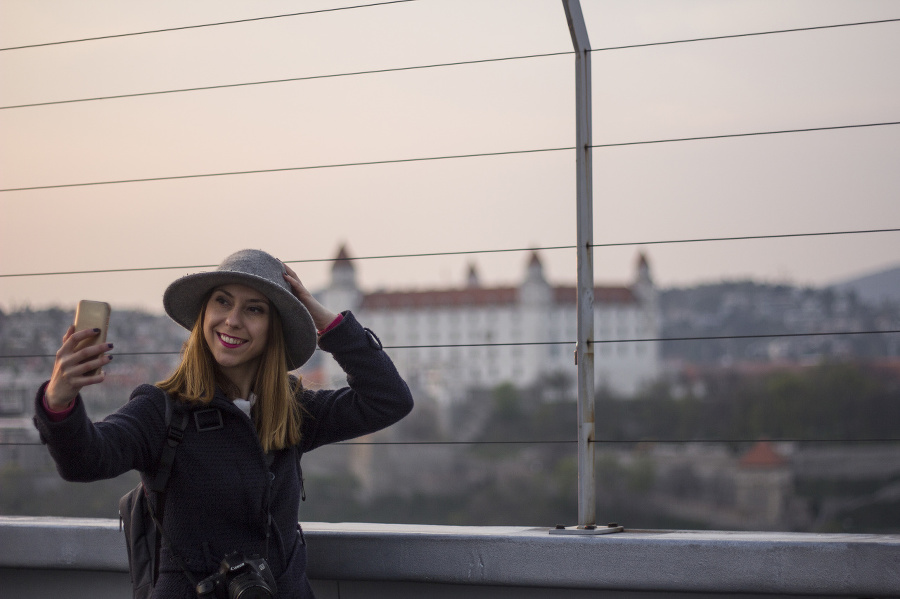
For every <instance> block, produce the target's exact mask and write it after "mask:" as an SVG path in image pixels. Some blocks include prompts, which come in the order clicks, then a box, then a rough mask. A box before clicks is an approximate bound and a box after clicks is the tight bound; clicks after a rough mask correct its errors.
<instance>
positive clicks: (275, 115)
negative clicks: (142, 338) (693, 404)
mask: <svg viewBox="0 0 900 599" xmlns="http://www.w3.org/2000/svg"><path fill="white" fill-rule="evenodd" d="M353 4H364V1H362V0H361V1H359V2H351V1H345V2H333V1H324V0H323V1H313V0H308V1H304V2H288V1H280V0H269V1H267V2H258V1H257V2H249V1H238V0H233V1H229V0H192V1H191V2H182V1H177V2H176V1H157V2H152V3H134V2H121V1H112V0H93V1H92V0H81V1H79V2H70V1H68V0H58V1H53V0H0V47H2V48H11V47H15V46H20V45H29V44H40V43H46V42H56V41H62V40H73V39H83V38H89V37H94V36H108V35H114V34H122V33H131V32H141V31H149V30H156V29H164V28H172V27H183V26H189V25H202V24H209V23H220V22H223V21H230V20H237V19H248V18H253V17H261V16H270V15H280V14H286V13H295V12H299V11H308V10H316V9H325V8H334V7H339V6H350V5H353ZM582 6H583V9H584V13H585V17H586V20H587V28H588V32H589V35H590V39H591V45H592V47H593V48H594V49H600V48H612V47H617V46H625V45H633V44H645V43H651V42H665V41H674V40H685V39H694V38H700V37H708V36H722V35H733V34H743V33H755V32H764V31H772V30H783V29H793V28H803V27H814V26H823V25H836V24H842V23H856V22H861V21H873V20H882V19H897V18H900V2H897V1H896V0H882V1H875V0H872V1H869V0H840V1H839V0H834V1H827V0H808V1H800V0H796V1H791V0H768V1H766V0H746V1H743V0H729V1H722V0H655V1H654V0H616V1H613V0H583V2H582ZM571 49H572V46H571V41H570V38H569V33H568V29H567V26H566V20H565V14H564V11H563V8H562V3H561V2H560V1H559V0H418V1H415V2H404V3H396V4H391V5H384V6H373V7H367V8H356V9H352V10H342V11H334V12H324V13H319V14H312V15H302V16H291V17H285V18H277V19H266V20H258V21H252V22H246V23H239V24H229V25H221V26H215V27H203V28H190V29H183V30H178V31H170V32H164V33H150V34H145V35H137V36H127V37H115V38H111V39H103V40H97V41H85V42H80V43H70V44H62V45H48V46H42V47H35V48H25V49H6V50H2V51H0V106H3V107H6V106H17V105H21V104H31V103H40V102H49V101H57V100H71V99H81V98H95V97H101V96H110V95H121V94H135V93H142V92H153V91H166V90H177V89H183V88H196V87H204V86H216V85H227V84H235V83H249V82H260V81H271V80H279V79H289V78H298V77H310V76H317V75H334V74H341V73H351V72H359V71H367V70H380V69H395V68H400V67H413V66H421V65H430V64H438V63H451V62H460V61H473V60H482V59H491V58H502V57H514V56H524V55H534V54H544V53H554V52H567V51H570V50H571ZM898 56H900V22H892V23H883V24H874V25H864V26H855V27H842V28H830V29H821V30H815V31H804V32H796V33H781V34H774V35H761V36H749V37H740V38H732V39H723V40H713V41H699V42H692V43H682V44H671V45H656V46H650V47H643V48H630V49H609V50H604V51H596V52H593V53H592V62H593V71H592V73H593V100H594V102H593V107H594V114H593V122H594V131H593V141H594V143H595V144H611V143H621V142H635V141H650V140H662V139H672V138H685V137H698V136H713V135H723V134H736V133H752V132H764V131H779V130H785V129H804V128H817V127H835V126H843V125H857V124H870V123H881V122H896V121H900V68H897V57H898ZM574 136H575V124H574V56H573V55H571V54H565V55H560V56H552V57H542V58H530V59H522V60H510V61H502V62H486V63H481V64H470V65H458V66H450V67H444V68H430V69H416V70H402V71H396V72H387V73H379V74H363V75H354V76H344V77H327V78H317V79H311V80H304V81H292V82H284V83H270V84H265V85H252V86H242V87H231V88H224V89H212V90H204V91H192V92H183V93H169V94H162V95H148V96H141V97H132V98H121V99H109V100H101V101H91V102H78V103H65V104H56V105H49V106H36V107H28V108H11V109H3V110H0V169H2V170H0V188H2V189H12V188H22V187H34V186H47V185H61V184H72V183H91V182H101V181H117V180H127V179H143V178H154V177H172V176H180V175H197V174H207V173H225V172H234V171H249V170H260V169H279V168H285V169H288V168H294V167H309V166H318V165H335V164H346V163H355V162H371V161H385V160H396V159H409V158H422V157H438V156H450V155H461V154H475V153H487V152H507V151H518V150H543V149H550V148H565V147H569V146H572V145H574ZM898 155H900V125H892V126H881V127H867V128H854V129H844V130H837V131H834V130H832V131H818V132H806V133H795V134H783V135H765V136H755V137H737V138H727V139H717V140H702V141H686V142H678V143H663V144H649V145H631V146H621V147H609V148H598V149H596V150H595V151H594V218H595V242H596V243H598V244H603V243H628V242H640V241H658V240H676V239H694V238H708V237H731V236H748V235H779V234H793V233H815V232H827V231H847V230H869V229H882V228H897V227H900V197H898V190H900V168H898ZM574 165H575V159H574V152H573V151H570V150H565V151H552V152H536V153H530V154H519V155H506V156H490V157H477V158H459V159H452V160H438V161H428V162H407V163H398V164H386V165H370V166H352V167H342V168H325V169H306V170H286V171H283V172H277V173H263V174H247V175H233V176H220V177H204V178H188V179H175V180H164V181H154V182H143V183H120V184H108V185H92V186H79V187H62V188H56V189H42V190H29V191H7V192H2V193H0V210H2V213H0V214H2V218H0V275H9V274H19V273H44V272H58V271H75V270H95V269H120V268H149V267H160V266H177V265H206V264H216V263H218V262H219V261H220V260H221V259H222V258H223V257H224V256H225V255H227V254H229V253H231V252H232V251H235V250H237V249H240V248H244V247H259V248H263V249H266V250H268V251H270V252H272V253H274V254H276V255H277V256H279V257H281V258H282V259H284V260H289V261H293V260H306V259H321V258H330V257H332V256H334V255H335V253H336V251H337V249H338V247H339V246H340V244H341V243H344V242H346V243H348V244H349V247H350V251H351V252H352V254H354V255H356V256H381V255H393V254H411V253H433V252H458V251H466V250H495V249H512V248H525V247H533V246H544V247H551V246H571V245H573V244H574V243H575V191H574V189H575V187H574V175H575V168H574ZM898 248H900V233H880V234H868V235H844V236H829V237H808V238H800V239H788V240H766V241H732V242H707V243H691V244H672V245H651V246H646V247H645V248H644V249H645V251H646V252H647V254H648V255H649V257H650V260H651V265H652V267H653V272H654V276H655V278H656V280H657V281H658V282H659V283H660V284H661V285H663V286H674V285H686V284H693V283H697V282H706V281H714V280H720V279H739V278H747V277H752V278H754V279H757V280H761V281H790V282H795V283H802V284H823V283H827V282H832V281H836V280H840V279H842V278H845V277H849V276H853V275H856V274H863V273H868V272H871V271H874V270H878V269H881V268H885V267H889V266H894V265H896V264H898V262H900V256H898V252H897V250H898ZM639 249H640V248H638V247H635V246H625V247H620V248H615V249H603V248H599V249H597V250H596V251H595V256H594V259H595V266H596V278H597V282H598V283H605V282H609V283H623V282H627V281H628V280H629V279H630V278H631V276H632V272H633V268H634V262H635V257H636V255H637V252H638V251H639ZM542 257H543V261H544V264H545V269H546V274H547V276H548V278H549V279H550V280H551V281H552V282H556V283H563V282H573V281H574V279H575V255H574V251H573V250H569V249H562V250H547V251H544V252H542ZM527 258H528V255H527V254H526V253H519V252H512V253H495V254H479V255H474V256H459V255H454V256H443V257H416V258H402V259H379V260H366V261H361V262H360V263H358V265H357V269H358V276H359V280H360V283H361V284H362V285H363V286H364V287H365V288H369V289H372V288H375V287H386V288H392V289H409V288H429V287H438V286H452V285H458V284H462V283H463V281H464V278H465V274H466V270H467V265H468V264H469V263H471V262H474V263H475V264H477V267H478V269H479V271H480V274H481V277H482V281H483V282H484V283H485V284H508V283H512V282H516V281H518V280H519V279H520V278H521V276H522V274H523V272H524V268H525V265H526V263H527ZM329 267H330V264H328V263H327V262H315V263H310V264H298V265H295V268H296V269H297V270H298V272H299V273H300V274H301V277H302V278H304V280H305V281H306V282H307V283H308V285H309V286H310V287H311V288H313V289H315V288H318V287H320V286H321V285H323V284H324V283H325V282H326V280H327V276H328V271H329ZM194 270H196V269H194ZM186 272H191V270H190V269H189V270H187V271H178V270H163V271H140V272H127V273H116V274H88V275H58V276H29V277H0V309H3V310H8V309H10V308H13V307H17V306H22V305H25V304H30V305H32V306H35V307H42V306H46V305H49V304H56V305H63V306H66V307H71V306H73V305H74V304H75V302H76V301H77V300H78V299H80V298H82V297H88V298H93V299H105V300H107V301H110V302H111V303H113V306H114V308H115V307H117V306H118V307H123V308H124V307H132V306H141V307H145V308H148V309H152V310H154V311H159V310H160V309H161V300H160V297H161V294H162V291H163V289H164V288H165V286H166V284H168V283H169V282H170V281H171V280H173V279H175V278H176V277H177V276H180V275H181V274H184V273H186ZM335 308H336V309H339V308H340V307H339V306H338V307H335Z"/></svg>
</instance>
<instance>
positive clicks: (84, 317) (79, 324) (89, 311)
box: [75, 300, 112, 376]
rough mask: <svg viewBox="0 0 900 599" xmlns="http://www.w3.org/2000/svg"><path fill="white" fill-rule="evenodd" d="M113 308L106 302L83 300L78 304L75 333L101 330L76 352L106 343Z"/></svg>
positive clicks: (95, 372) (82, 343) (88, 373)
mask: <svg viewBox="0 0 900 599" xmlns="http://www.w3.org/2000/svg"><path fill="white" fill-rule="evenodd" d="M111 312H112V308H111V307H110V305H109V304H107V303H106V302H95V301H92V300H81V301H80V302H78V308H76V309H75V332H76V333H77V332H78V331H83V330H85V329H100V332H99V333H97V335H95V336H94V337H89V338H87V339H85V340H84V341H82V342H81V343H79V344H78V345H76V346H75V351H78V350H80V349H84V348H85V347H88V346H90V345H99V344H101V343H106V332H107V330H108V329H109V315H110V313H111ZM98 372H99V369H97V370H94V371H92V372H86V373H85V376H93V375H95V374H97V373H98Z"/></svg>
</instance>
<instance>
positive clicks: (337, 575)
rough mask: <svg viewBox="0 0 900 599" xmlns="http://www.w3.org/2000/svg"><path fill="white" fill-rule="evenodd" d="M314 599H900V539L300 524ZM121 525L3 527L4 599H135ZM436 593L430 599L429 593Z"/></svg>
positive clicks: (8, 521)
mask: <svg viewBox="0 0 900 599" xmlns="http://www.w3.org/2000/svg"><path fill="white" fill-rule="evenodd" d="M304 531H305V534H306V539H307V542H308V544H309V553H310V564H309V574H310V577H311V578H312V579H313V586H314V588H315V589H316V592H317V595H318V597H319V599H338V598H340V599H357V598H359V599H362V598H364V597H365V598H380V597H392V598H394V599H397V598H405V597H410V598H412V597H422V596H428V597H429V599H441V598H444V597H446V598H450V597H461V596H465V597H467V598H469V597H474V598H476V599H478V598H481V597H484V598H488V597H490V598H498V599H499V598H502V599H506V598H510V599H511V598H513V597H516V598H524V599H531V598H532V597H533V598H535V599H536V598H538V597H542V598H543V597H554V598H555V597H559V598H562V599H569V598H571V599H580V598H587V597H600V598H623V599H624V598H630V599H645V598H646V599H649V598H655V597H665V596H674V597H678V598H681V599H691V598H697V599H699V598H700V597H703V598H706V599H709V598H710V597H717V596H723V597H724V596H728V597H732V598H733V597H738V598H740V597H743V598H746V599H750V598H761V597H796V596H798V595H801V596H802V595H807V596H815V597H891V596H900V536H896V535H881V536H875V535H817V534H789V533H729V532H697V531H628V530H626V531H625V532H622V533H616V534H609V535H600V536H584V535H557V534H549V531H548V530H547V529H533V528H516V527H450V526H411V525H380V524H350V523H348V524H326V523H306V524H304ZM123 539H124V537H123V536H122V534H121V533H120V532H119V530H118V522H116V521H112V520H89V519H68V518H27V517H22V518H17V517H0V596H2V597H16V598H17V599H18V598H21V599H28V598H31V597H35V598H38V597H48V596H55V595H57V596H59V595H60V594H64V595H61V596H65V597H67V599H79V598H81V597H84V598H85V599H87V598H88V597H90V598H91V599H102V598H104V597H127V596H129V593H130V583H129V580H128V574H127V561H126V557H125V550H124V540H123ZM426 594H427V595H426Z"/></svg>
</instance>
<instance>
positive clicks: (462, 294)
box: [362, 287, 636, 310]
mask: <svg viewBox="0 0 900 599" xmlns="http://www.w3.org/2000/svg"><path fill="white" fill-rule="evenodd" d="M577 295H578V293H577V289H576V288H575V287H554V288H553V299H554V300H555V301H556V303H557V304H572V305H574V304H575V299H576V297H577ZM518 296H519V288H518V287H492V288H486V287H473V288H465V289H443V290H430V291H376V292H374V293H367V294H366V295H365V297H364V298H363V303H362V307H363V309H366V310H384V309H393V308H435V307H454V306H456V307H464V306H502V305H512V304H515V303H516V301H517V300H518ZM594 301H595V302H600V303H618V304H631V303H635V302H636V299H635V296H634V294H633V293H632V292H631V289H629V288H627V287H595V288H594Z"/></svg>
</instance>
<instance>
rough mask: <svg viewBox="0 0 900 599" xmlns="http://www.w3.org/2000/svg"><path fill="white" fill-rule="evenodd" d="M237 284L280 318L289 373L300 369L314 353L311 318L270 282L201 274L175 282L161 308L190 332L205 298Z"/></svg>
mask: <svg viewBox="0 0 900 599" xmlns="http://www.w3.org/2000/svg"><path fill="white" fill-rule="evenodd" d="M233 283H238V284H241V285H247V286H248V287H252V288H253V289H256V290H257V291H259V292H260V293H262V294H263V295H265V296H266V298H267V299H268V300H269V302H271V304H272V306H273V307H274V308H275V309H276V310H278V314H279V315H280V316H281V325H282V329H283V331H284V342H285V353H286V359H287V367H288V370H294V369H296V368H300V367H301V366H303V365H304V364H305V363H306V362H307V361H308V360H309V359H310V358H311V357H312V355H313V352H315V350H316V339H317V333H316V326H315V323H314V322H313V319H312V316H310V314H309V311H308V310H307V309H306V306H304V305H303V304H302V303H301V302H300V300H298V299H297V298H296V297H295V296H294V294H292V293H291V292H290V291H287V290H286V289H284V288H283V287H280V286H278V285H275V284H273V283H272V282H271V281H269V280H267V279H264V278H262V277H259V276H257V275H254V274H250V273H242V272H235V271H211V272H201V273H196V274H192V275H187V276H184V277H181V278H180V279H178V280H176V281H174V282H173V283H172V284H171V285H169V287H168V288H167V289H166V291H165V293H164V294H163V307H164V308H165V310H166V314H168V315H169V317H170V318H171V319H172V320H174V321H175V322H177V323H178V324H180V325H181V326H183V327H184V328H186V329H187V330H189V331H190V330H191V329H193V328H194V323H196V322H197V318H198V317H199V316H200V311H201V310H202V309H203V306H202V305H201V304H202V302H203V299H204V298H205V297H206V295H207V294H208V293H209V292H211V291H212V290H213V289H215V288H216V287H221V286H222V285H230V284H233Z"/></svg>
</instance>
